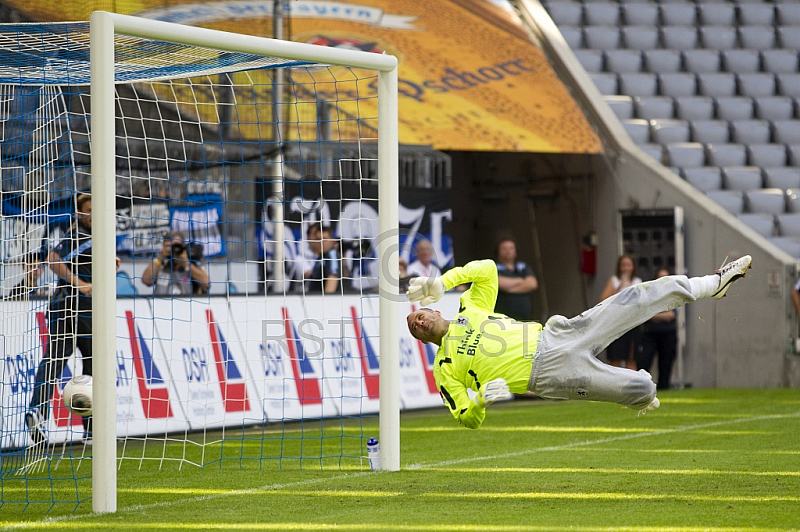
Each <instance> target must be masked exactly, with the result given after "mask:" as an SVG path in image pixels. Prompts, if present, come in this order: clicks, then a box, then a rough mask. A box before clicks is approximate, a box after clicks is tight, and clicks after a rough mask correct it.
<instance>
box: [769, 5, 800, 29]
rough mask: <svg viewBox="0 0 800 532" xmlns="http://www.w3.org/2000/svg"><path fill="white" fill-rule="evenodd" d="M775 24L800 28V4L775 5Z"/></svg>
mask: <svg viewBox="0 0 800 532" xmlns="http://www.w3.org/2000/svg"><path fill="white" fill-rule="evenodd" d="M775 15H776V17H777V18H776V20H775V22H776V23H777V24H779V25H781V26H800V4H797V3H795V2H793V1H788V2H787V1H784V2H777V3H776V4H775Z"/></svg>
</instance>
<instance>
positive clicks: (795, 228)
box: [777, 212, 800, 236]
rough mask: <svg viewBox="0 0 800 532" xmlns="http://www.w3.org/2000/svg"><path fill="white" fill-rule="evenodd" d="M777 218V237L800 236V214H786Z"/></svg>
mask: <svg viewBox="0 0 800 532" xmlns="http://www.w3.org/2000/svg"><path fill="white" fill-rule="evenodd" d="M777 218H778V235H779V236H800V213H796V212H787V213H783V214H779V215H778V217H777Z"/></svg>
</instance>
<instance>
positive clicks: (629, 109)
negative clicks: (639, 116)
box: [603, 96, 634, 120]
mask: <svg viewBox="0 0 800 532" xmlns="http://www.w3.org/2000/svg"><path fill="white" fill-rule="evenodd" d="M603 100H605V102H606V103H607V104H608V106H609V107H611V110H612V111H614V114H615V115H617V118H619V119H620V120H627V119H629V118H633V117H634V114H633V98H631V97H630V96H603Z"/></svg>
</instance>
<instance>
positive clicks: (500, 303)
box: [495, 238, 539, 321]
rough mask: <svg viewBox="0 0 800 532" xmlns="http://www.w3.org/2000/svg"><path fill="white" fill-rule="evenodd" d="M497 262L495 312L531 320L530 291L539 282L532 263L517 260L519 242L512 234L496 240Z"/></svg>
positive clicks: (534, 288)
mask: <svg viewBox="0 0 800 532" xmlns="http://www.w3.org/2000/svg"><path fill="white" fill-rule="evenodd" d="M495 262H496V263H497V275H498V284H499V291H498V293H497V304H496V305H495V312H499V313H501V314H505V315H506V316H508V317H509V318H514V319H515V320H522V321H529V320H532V319H533V308H532V302H531V293H533V291H534V290H536V288H538V286H539V283H538V281H537V280H536V276H535V275H534V274H533V270H532V269H531V268H530V266H528V265H527V264H526V263H525V262H523V261H521V260H517V242H516V241H515V240H514V239H513V238H503V239H501V240H499V241H498V242H497V246H496V247H495Z"/></svg>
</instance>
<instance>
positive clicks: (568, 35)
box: [558, 26, 583, 50]
mask: <svg viewBox="0 0 800 532" xmlns="http://www.w3.org/2000/svg"><path fill="white" fill-rule="evenodd" d="M558 31H560V32H561V36H562V37H564V40H565V41H566V42H567V44H568V45H569V47H570V48H572V49H573V50H578V49H580V48H583V30H582V29H581V28H580V27H578V26H559V27H558Z"/></svg>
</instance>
